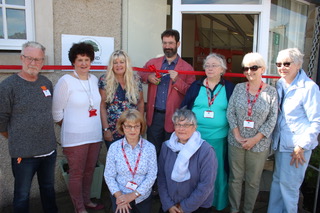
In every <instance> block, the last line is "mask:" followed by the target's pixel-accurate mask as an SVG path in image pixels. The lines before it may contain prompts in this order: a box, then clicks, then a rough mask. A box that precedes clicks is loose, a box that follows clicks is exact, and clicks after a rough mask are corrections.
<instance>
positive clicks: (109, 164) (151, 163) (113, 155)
mask: <svg viewBox="0 0 320 213" xmlns="http://www.w3.org/2000/svg"><path fill="white" fill-rule="evenodd" d="M122 140H123V142H124V150H125V153H126V155H127V158H128V161H129V164H130V166H131V169H132V170H134V167H135V165H136V161H137V158H138V155H139V153H140V149H141V140H140V141H139V143H138V144H137V145H136V146H135V147H134V148H133V149H132V146H131V145H130V144H128V143H127V141H126V139H125V138H123V139H120V140H118V141H116V142H114V143H113V144H112V145H111V146H110V148H109V151H108V154H107V160H106V168H105V170H104V178H105V181H106V183H107V185H108V188H109V191H110V193H111V194H112V195H113V194H114V193H116V192H118V191H121V192H122V194H128V193H131V192H133V191H132V190H131V189H128V188H126V184H127V183H128V182H129V181H132V182H134V183H136V184H137V185H138V187H137V189H136V191H137V192H139V194H141V196H140V197H138V198H136V200H135V202H136V203H140V202H141V201H143V200H145V199H147V198H148V197H149V195H150V194H151V188H152V186H153V184H154V182H155V179H156V177H157V171H158V167H157V155H156V149H155V147H154V145H153V144H151V143H150V142H148V141H147V140H145V139H142V141H143V142H142V152H141V157H140V162H139V164H138V169H137V171H136V174H135V175H134V178H133V177H132V174H131V172H130V171H129V168H128V165H127V163H126V161H125V158H124V156H123V152H122V146H121V145H122Z"/></svg>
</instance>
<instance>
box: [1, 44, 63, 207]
mask: <svg viewBox="0 0 320 213" xmlns="http://www.w3.org/2000/svg"><path fill="white" fill-rule="evenodd" d="M44 57H45V48H44V47H43V46H42V45H41V44H39V43H37V42H27V43H25V44H24V45H23V46H22V51H21V55H20V60H21V63H22V70H21V71H20V72H19V73H17V74H14V75H12V76H10V77H8V78H7V79H5V80H4V81H3V82H1V83H0V100H1V102H0V133H1V134H2V135H3V136H4V137H6V138H8V141H9V143H8V146H9V153H10V156H11V166H12V172H13V176H14V199H13V211H14V213H17V212H23V213H28V212H29V193H30V187H31V183H32V179H33V177H34V175H35V173H37V177H38V183H39V188H40V196H41V202H42V207H43V212H46V213H56V212H58V209H57V205H56V199H55V191H54V174H55V172H54V170H55V162H56V156H57V153H56V138H55V133H54V123H53V119H52V90H53V86H52V83H51V81H50V80H48V79H47V78H46V77H44V76H42V75H39V72H40V70H41V68H42V66H43V64H44Z"/></svg>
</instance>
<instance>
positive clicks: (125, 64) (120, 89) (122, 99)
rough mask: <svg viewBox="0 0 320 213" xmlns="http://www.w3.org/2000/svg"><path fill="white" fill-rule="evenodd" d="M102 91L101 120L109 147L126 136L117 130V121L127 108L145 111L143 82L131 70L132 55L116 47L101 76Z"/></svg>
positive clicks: (100, 87)
mask: <svg viewBox="0 0 320 213" xmlns="http://www.w3.org/2000/svg"><path fill="white" fill-rule="evenodd" d="M99 91H100V95H101V99H102V100H101V107H100V110H101V121H102V129H103V138H104V140H105V143H106V146H107V148H109V146H110V144H111V143H112V142H114V141H116V140H118V139H120V138H122V137H123V135H122V134H120V133H119V132H118V131H117V130H116V123H117V120H118V118H119V117H120V115H121V113H122V112H124V111H125V110H126V109H137V110H138V111H139V112H140V113H142V114H143V113H144V100H143V93H142V84H141V82H140V78H139V77H138V75H135V74H134V73H133V71H132V67H131V63H130V59H129V56H128V55H127V53H125V52H124V51H122V50H116V51H114V52H113V53H112V54H111V56H110V60H109V65H108V70H107V72H106V74H104V75H103V76H101V77H100V79H99Z"/></svg>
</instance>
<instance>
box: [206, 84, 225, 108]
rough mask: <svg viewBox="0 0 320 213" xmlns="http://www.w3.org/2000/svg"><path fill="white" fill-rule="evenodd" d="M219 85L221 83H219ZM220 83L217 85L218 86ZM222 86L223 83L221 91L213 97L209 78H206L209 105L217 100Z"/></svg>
mask: <svg viewBox="0 0 320 213" xmlns="http://www.w3.org/2000/svg"><path fill="white" fill-rule="evenodd" d="M218 85H219V84H218ZM218 85H217V86H218ZM222 87H223V85H222V86H221V87H220V89H219V91H218V92H217V93H216V94H215V95H214V96H213V97H212V98H211V92H210V88H209V83H208V79H206V89H207V96H208V105H209V107H210V106H211V105H212V104H213V103H214V100H215V99H216V97H217V96H218V95H219V93H220V91H221V89H222ZM213 92H214V90H213Z"/></svg>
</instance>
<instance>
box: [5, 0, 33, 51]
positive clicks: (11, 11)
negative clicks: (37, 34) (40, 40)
mask: <svg viewBox="0 0 320 213" xmlns="http://www.w3.org/2000/svg"><path fill="white" fill-rule="evenodd" d="M33 4H34V1H33V0H0V50H20V49H21V46H22V44H23V43H25V42H26V41H27V40H34V30H33V29H34V21H33V15H32V14H33V9H32V8H33Z"/></svg>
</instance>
